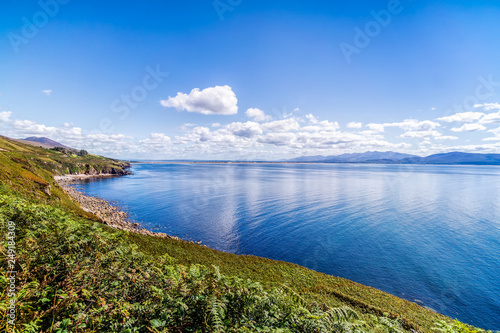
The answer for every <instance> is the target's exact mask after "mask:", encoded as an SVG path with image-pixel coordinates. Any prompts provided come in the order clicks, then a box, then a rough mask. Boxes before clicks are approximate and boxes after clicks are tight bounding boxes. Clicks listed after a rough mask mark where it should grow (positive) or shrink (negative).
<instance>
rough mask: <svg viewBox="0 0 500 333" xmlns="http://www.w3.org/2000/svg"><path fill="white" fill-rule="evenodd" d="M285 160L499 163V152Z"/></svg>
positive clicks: (373, 153)
mask: <svg viewBox="0 0 500 333" xmlns="http://www.w3.org/2000/svg"><path fill="white" fill-rule="evenodd" d="M286 162H303V163H380V164H475V165H500V154H475V153H461V152H451V153H444V154H434V155H430V156H427V157H421V156H416V155H409V154H401V153H396V152H392V151H386V152H378V151H369V152H366V153H355V154H342V155H337V156H321V155H318V156H303V157H297V158H293V159H290V160H287V161H286Z"/></svg>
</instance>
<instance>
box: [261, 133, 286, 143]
mask: <svg viewBox="0 0 500 333" xmlns="http://www.w3.org/2000/svg"><path fill="white" fill-rule="evenodd" d="M294 141H295V134H294V133H268V134H266V135H263V136H261V137H259V139H258V142H260V143H267V144H272V145H275V146H286V145H291V144H292V143H293V142H294Z"/></svg>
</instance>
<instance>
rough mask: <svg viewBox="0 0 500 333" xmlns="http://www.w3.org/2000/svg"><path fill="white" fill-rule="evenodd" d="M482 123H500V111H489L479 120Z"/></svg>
mask: <svg viewBox="0 0 500 333" xmlns="http://www.w3.org/2000/svg"><path fill="white" fill-rule="evenodd" d="M479 123H480V124H492V123H500V111H499V112H495V113H488V114H487V115H485V116H484V117H483V118H481V120H479Z"/></svg>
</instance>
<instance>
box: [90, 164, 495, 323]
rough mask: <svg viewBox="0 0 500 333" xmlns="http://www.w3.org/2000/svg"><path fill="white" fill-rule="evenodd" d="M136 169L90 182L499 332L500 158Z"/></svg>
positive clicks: (235, 242)
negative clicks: (473, 162)
mask: <svg viewBox="0 0 500 333" xmlns="http://www.w3.org/2000/svg"><path fill="white" fill-rule="evenodd" d="M132 172H133V173H134V174H133V175H130V176H124V177H119V178H109V179H97V180H88V181H84V182H82V184H81V187H82V188H83V191H84V192H85V193H87V194H91V195H97V196H100V197H103V198H105V199H108V200H113V201H116V202H118V203H119V205H120V206H122V207H123V209H125V210H127V211H128V212H130V213H131V214H132V218H133V219H135V220H136V221H138V222H140V223H141V224H142V225H143V226H144V227H145V228H146V229H149V230H152V231H160V232H166V233H168V234H170V235H175V236H179V237H181V238H184V239H189V240H194V241H202V242H203V244H205V245H207V246H209V247H211V248H214V249H218V250H222V251H227V252H232V253H237V254H252V255H257V256H262V257H267V258H271V259H277V260H284V261H289V262H293V263H296V264H299V265H302V266H305V267H308V268H310V269H314V270H317V271H320V272H323V273H326V274H331V275H335V276H340V277H344V278H347V279H350V280H353V281H356V282H359V283H362V284H365V285H369V286H372V287H375V288H378V289H381V290H383V291H386V292H389V293H391V294H393V295H396V296H399V297H402V298H404V299H407V300H410V301H412V302H418V303H419V304H421V305H423V306H426V307H429V308H431V309H434V310H435V311H437V312H440V313H443V314H445V315H448V316H450V317H452V318H457V319H459V320H461V321H463V322H467V323H469V324H472V325H476V326H479V327H482V328H487V329H494V330H500V200H499V198H500V167H497V166H436V165H434V166H430V165H375V164H210V163H206V164H204V163H186V164H182V163H172V164H168V163H165V164H152V163H150V164H148V163H140V164H133V167H132Z"/></svg>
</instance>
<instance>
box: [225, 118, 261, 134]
mask: <svg viewBox="0 0 500 333" xmlns="http://www.w3.org/2000/svg"><path fill="white" fill-rule="evenodd" d="M226 128H227V129H228V130H229V131H230V132H231V133H233V134H234V135H236V136H241V137H245V138H251V137H254V136H256V135H259V134H262V129H261V128H260V125H259V124H258V123H255V122H253V121H247V122H246V123H231V124H229V125H227V126H226Z"/></svg>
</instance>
